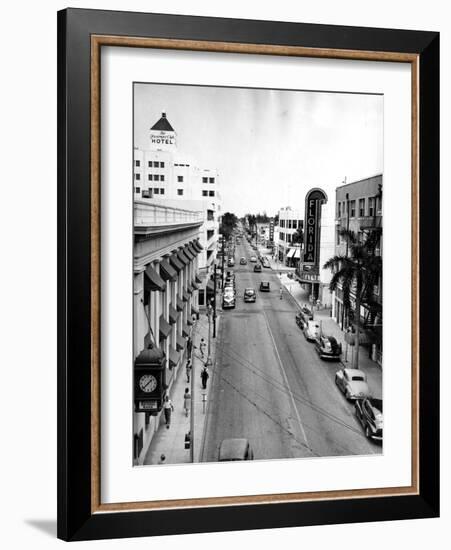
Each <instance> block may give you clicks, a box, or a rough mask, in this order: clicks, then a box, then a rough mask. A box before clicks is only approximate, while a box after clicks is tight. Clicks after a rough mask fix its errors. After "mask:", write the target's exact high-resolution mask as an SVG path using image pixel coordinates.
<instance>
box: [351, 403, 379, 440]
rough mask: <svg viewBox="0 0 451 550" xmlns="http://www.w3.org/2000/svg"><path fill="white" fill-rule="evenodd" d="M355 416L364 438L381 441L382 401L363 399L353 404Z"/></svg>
mask: <svg viewBox="0 0 451 550" xmlns="http://www.w3.org/2000/svg"><path fill="white" fill-rule="evenodd" d="M355 414H356V416H357V418H358V419H359V421H360V424H362V427H363V429H364V431H365V435H366V437H368V438H369V439H374V440H376V441H382V433H383V429H384V418H383V415H382V399H376V398H374V397H365V399H357V401H356V402H355Z"/></svg>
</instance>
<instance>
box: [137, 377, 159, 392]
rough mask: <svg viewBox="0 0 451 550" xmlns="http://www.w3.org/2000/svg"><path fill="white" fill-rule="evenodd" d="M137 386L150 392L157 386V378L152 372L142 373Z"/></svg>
mask: <svg viewBox="0 0 451 550" xmlns="http://www.w3.org/2000/svg"><path fill="white" fill-rule="evenodd" d="M139 387H140V389H141V391H143V392H145V393H152V392H153V391H154V390H155V388H156V387H157V379H156V378H155V376H153V375H152V374H143V375H142V376H141V377H140V379H139Z"/></svg>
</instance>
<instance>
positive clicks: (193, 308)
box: [191, 306, 199, 315]
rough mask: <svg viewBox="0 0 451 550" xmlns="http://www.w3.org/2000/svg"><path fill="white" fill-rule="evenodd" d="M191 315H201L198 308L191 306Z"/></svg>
mask: <svg viewBox="0 0 451 550" xmlns="http://www.w3.org/2000/svg"><path fill="white" fill-rule="evenodd" d="M191 315H199V309H198V308H197V307H196V306H191Z"/></svg>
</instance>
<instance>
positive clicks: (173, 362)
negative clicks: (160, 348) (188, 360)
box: [169, 346, 180, 367]
mask: <svg viewBox="0 0 451 550" xmlns="http://www.w3.org/2000/svg"><path fill="white" fill-rule="evenodd" d="M179 359H180V353H179V352H178V351H175V349H174V348H173V347H171V346H169V366H170V367H176V366H177V364H178V362H179Z"/></svg>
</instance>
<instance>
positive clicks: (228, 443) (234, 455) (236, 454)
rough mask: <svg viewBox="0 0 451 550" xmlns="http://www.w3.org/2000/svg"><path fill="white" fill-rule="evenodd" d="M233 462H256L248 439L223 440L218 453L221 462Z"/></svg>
mask: <svg viewBox="0 0 451 550" xmlns="http://www.w3.org/2000/svg"><path fill="white" fill-rule="evenodd" d="M232 460H254V452H253V450H252V447H251V445H250V443H249V441H248V440H247V439H244V438H231V439H223V440H222V442H221V445H220V446H219V451H218V461H219V462H229V461H232Z"/></svg>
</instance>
